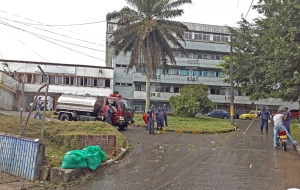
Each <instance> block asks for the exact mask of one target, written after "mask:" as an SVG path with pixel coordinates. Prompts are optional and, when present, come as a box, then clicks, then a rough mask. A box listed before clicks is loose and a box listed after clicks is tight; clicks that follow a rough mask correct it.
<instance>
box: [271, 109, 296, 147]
mask: <svg viewBox="0 0 300 190" xmlns="http://www.w3.org/2000/svg"><path fill="white" fill-rule="evenodd" d="M273 120H274V137H273V147H274V149H276V148H277V136H278V131H285V132H286V136H287V137H288V139H289V140H290V142H291V143H292V145H293V146H294V148H296V143H295V141H294V140H293V139H292V137H291V135H290V133H289V132H288V131H287V129H286V128H285V126H284V125H283V123H284V115H283V114H282V111H279V113H278V114H276V115H275V116H274V117H273Z"/></svg>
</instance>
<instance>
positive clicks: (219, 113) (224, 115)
mask: <svg viewBox="0 0 300 190" xmlns="http://www.w3.org/2000/svg"><path fill="white" fill-rule="evenodd" d="M210 116H211V117H215V118H223V119H227V118H229V113H228V112H227V111H224V110H215V111H212V112H210Z"/></svg>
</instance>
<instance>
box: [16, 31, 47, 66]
mask: <svg viewBox="0 0 300 190" xmlns="http://www.w3.org/2000/svg"><path fill="white" fill-rule="evenodd" d="M15 38H17V37H16V36H15ZM17 40H19V41H20V42H21V43H22V44H23V45H24V46H26V47H27V48H28V49H30V50H31V51H32V52H34V53H35V54H37V55H38V56H39V57H41V58H42V59H44V60H45V61H47V62H49V61H48V60H47V59H45V58H44V57H43V56H41V55H40V54H38V53H37V52H35V51H34V50H33V49H31V48H30V47H28V46H27V45H26V44H25V43H24V42H22V41H21V40H20V39H19V38H17Z"/></svg>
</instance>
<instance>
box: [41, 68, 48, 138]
mask: <svg viewBox="0 0 300 190" xmlns="http://www.w3.org/2000/svg"><path fill="white" fill-rule="evenodd" d="M38 68H39V69H40V70H41V72H42V73H43V76H44V77H45V78H46V79H47V86H46V94H45V102H44V117H43V122H42V129H41V141H42V142H43V138H44V127H45V118H46V106H47V99H48V90H49V78H48V76H47V75H46V74H45V72H44V70H43V69H42V68H41V66H39V65H38Z"/></svg>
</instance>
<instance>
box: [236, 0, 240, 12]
mask: <svg viewBox="0 0 300 190" xmlns="http://www.w3.org/2000/svg"><path fill="white" fill-rule="evenodd" d="M239 4H240V0H238V2H237V5H236V10H237V9H238V8H239Z"/></svg>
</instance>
